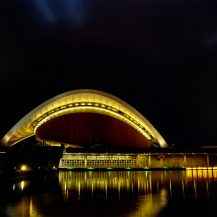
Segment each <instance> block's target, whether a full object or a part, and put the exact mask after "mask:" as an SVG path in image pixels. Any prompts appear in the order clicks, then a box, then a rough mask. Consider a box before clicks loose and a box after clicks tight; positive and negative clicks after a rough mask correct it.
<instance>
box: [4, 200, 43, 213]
mask: <svg viewBox="0 0 217 217" xmlns="http://www.w3.org/2000/svg"><path fill="white" fill-rule="evenodd" d="M6 216H8V217H43V215H41V214H40V212H39V210H38V209H37V208H36V206H34V203H33V199H32V197H31V198H25V197H24V198H22V199H21V201H19V203H17V204H14V205H12V206H10V207H8V208H7V212H6Z"/></svg>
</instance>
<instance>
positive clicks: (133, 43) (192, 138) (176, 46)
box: [0, 0, 217, 147]
mask: <svg viewBox="0 0 217 217" xmlns="http://www.w3.org/2000/svg"><path fill="white" fill-rule="evenodd" d="M0 81H1V85H0V94H1V95H0V97H1V106H0V120H1V121H0V137H3V135H4V134H5V133H6V132H7V131H8V130H9V129H10V128H11V127H12V126H13V125H14V124H15V123H16V122H17V121H19V120H20V119H21V118H22V117H23V116H24V115H25V114H26V113H28V112H29V111H31V110H32V109H34V108H35V107H36V106H38V105H39V104H41V103H42V102H44V101H46V100H47V99H49V98H51V97H53V96H55V95H58V94H60V93H63V92H65V91H69V90H74V89H81V88H85V89H86V88H90V89H97V90H102V91H106V92H109V93H111V94H113V95H115V96H117V97H119V98H121V99H122V100H124V101H126V102H127V103H129V104H130V105H132V106H133V107H134V108H136V109H137V110H138V111H139V112H140V113H142V114H143V115H144V116H145V117H146V118H147V119H148V120H149V121H150V122H151V123H152V124H153V125H154V126H155V127H156V128H157V130H158V131H159V132H160V133H161V134H162V136H163V137H164V138H165V140H166V141H167V142H168V143H169V144H175V145H176V146H177V147H181V146H185V147H189V146H203V145H217V1H211V0H203V1H202V0H201V1H199V0H89V1H88V0H78V1H77V0H59V1H56V0H50V1H49V0H32V1H30V0H26V1H24V0H13V1H12V0H1V1H0Z"/></svg>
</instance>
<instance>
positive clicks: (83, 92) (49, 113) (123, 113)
mask: <svg viewBox="0 0 217 217" xmlns="http://www.w3.org/2000/svg"><path fill="white" fill-rule="evenodd" d="M74 112H79V113H80V112H94V113H101V114H105V115H109V116H112V117H114V118H117V119H119V120H121V121H124V122H125V123H127V124H129V125H130V126H132V127H133V128H135V129H136V130H137V131H138V132H140V133H141V134H142V135H143V136H144V137H145V138H146V139H148V140H150V141H152V142H153V143H157V144H159V146H160V147H162V148H163V147H167V143H166V142H165V140H164V139H163V137H162V136H161V135H160V134H159V133H158V131H157V130H156V129H155V128H154V127H153V126H152V124H151V123H150V122H149V121H148V120H147V119H146V118H145V117H144V116H143V115H141V114H140V113H139V112H138V111H136V110H135V109H134V108H133V107H132V106H130V105H129V104H127V103H126V102H124V101H123V100H121V99H119V98H117V97H115V96H113V95H111V94H108V93H105V92H102V91H98V90H91V89H80V90H73V91H68V92H65V93H62V94H60V95H57V96H55V97H53V98H51V99H49V100H47V101H45V102H44V103H42V104H41V105H39V106H38V107H36V108H35V109H33V110H32V111H31V112H29V113H28V114H27V115H25V116H24V117H23V118H22V119H21V120H20V121H19V122H17V124H15V125H14V126H13V127H12V128H11V129H10V130H9V131H8V133H7V134H6V135H5V136H4V137H3V138H2V140H1V141H2V143H3V145H5V146H9V147H10V146H13V145H14V144H16V143H17V142H19V141H22V140H24V139H26V138H28V137H30V136H33V135H35V132H36V131H37V128H38V127H39V126H41V125H42V124H44V123H45V122H47V121H49V120H50V119H52V118H55V117H57V116H60V115H64V114H69V113H74Z"/></svg>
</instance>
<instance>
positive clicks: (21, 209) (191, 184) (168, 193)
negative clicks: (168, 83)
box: [6, 170, 217, 217]
mask: <svg viewBox="0 0 217 217" xmlns="http://www.w3.org/2000/svg"><path fill="white" fill-rule="evenodd" d="M57 178H58V181H59V185H60V189H61V191H60V197H61V198H62V199H64V200H65V202H66V204H68V202H70V203H72V205H73V201H74V202H75V200H77V202H78V203H79V204H80V202H81V205H82V204H84V202H82V201H84V200H83V199H85V197H86V196H88V198H89V196H90V199H91V198H92V200H93V201H94V199H95V198H96V199H97V197H98V199H99V198H100V200H101V199H102V200H104V203H105V204H106V201H107V200H108V201H113V200H123V201H124V199H126V197H127V198H128V199H127V201H128V202H130V204H132V206H133V208H132V209H130V210H129V212H127V214H125V216H129V217H133V216H134V217H139V216H146V217H156V216H158V215H159V213H160V212H161V211H162V209H163V208H164V207H166V206H167V205H168V200H169V199H170V200H171V199H172V200H174V199H175V198H176V197H177V198H180V197H181V198H183V199H186V198H188V197H189V198H191V199H192V196H193V197H194V199H198V198H200V197H205V198H208V197H209V196H210V192H212V191H213V188H214V187H215V186H214V184H215V183H214V182H213V181H216V180H217V170H186V171H83V172H78V171H59V173H58V177H57ZM56 181H57V180H56ZM29 185H31V182H29V181H27V180H20V181H19V182H16V183H14V184H13V185H12V186H11V190H12V192H13V193H14V194H19V195H21V198H20V200H19V201H18V202H17V203H13V204H12V205H10V206H8V207H7V213H6V214H7V215H6V216H8V217H15V216H16V217H18V216H19V217H27V216H28V217H45V216H46V215H44V213H43V209H41V207H42V206H43V207H44V209H46V207H47V205H49V206H51V207H52V205H53V204H52V203H53V200H52V198H53V196H55V197H57V195H56V193H55V192H53V193H52V194H50V193H49V195H50V197H51V199H50V198H49V195H46V194H45V193H44V192H43V197H42V198H44V200H40V201H38V197H35V196H34V195H33V196H31V195H30V196H23V197H22V195H24V193H25V191H26V190H28V189H29V188H28V187H29ZM214 189H215V188H214ZM58 197H59V196H58ZM71 199H73V201H72V200H71ZM96 201H97V200H96ZM77 202H76V204H77ZM114 203H115V201H114ZM39 204H40V205H39ZM57 204H58V203H57ZM127 208H129V207H126V209H127ZM57 209H58V207H57ZM60 209H61V207H60Z"/></svg>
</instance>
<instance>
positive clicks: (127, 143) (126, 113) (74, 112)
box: [1, 89, 211, 169]
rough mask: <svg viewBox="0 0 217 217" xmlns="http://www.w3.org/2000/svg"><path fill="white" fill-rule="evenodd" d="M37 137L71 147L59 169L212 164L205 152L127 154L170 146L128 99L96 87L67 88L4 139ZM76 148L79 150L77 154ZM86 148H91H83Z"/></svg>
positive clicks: (6, 141) (46, 142)
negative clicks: (95, 88) (93, 88)
mask: <svg viewBox="0 0 217 217" xmlns="http://www.w3.org/2000/svg"><path fill="white" fill-rule="evenodd" d="M32 136H35V139H36V140H37V141H39V142H40V143H41V144H44V145H52V146H58V145H59V146H60V145H64V147H70V148H71V150H72V151H71V152H70V153H69V152H63V155H62V158H61V159H60V162H59V168H68V169H73V168H163V167H174V168H179V167H180V168H185V167H188V166H198V165H199V166H204V167H209V166H210V160H211V159H210V156H209V155H207V154H206V153H203V154H199V155H200V156H199V155H197V156H196V157H195V155H192V154H183V153H176V154H170V153H164V154H159V153H156V154H155V153H147V152H146V153H141V152H139V153H137V152H131V153H129V152H125V151H124V150H125V149H132V150H138V149H140V150H142V149H143V148H144V149H146V150H148V149H149V148H151V147H153V146H154V147H159V148H167V147H168V145H167V143H166V141H165V140H164V138H163V137H162V136H161V135H160V133H159V132H158V131H157V130H156V129H155V127H154V126H153V125H152V124H151V123H150V122H149V121H148V120H147V119H146V118H145V117H144V116H143V115H142V114H140V113H139V112H138V111H137V110H136V109H134V108H133V107H132V106H130V105H129V104H128V103H126V102H124V101H123V100H121V99H119V98H117V97H115V96H113V95H111V94H109V93H105V92H102V91H98V90H91V89H79V90H73V91H68V92H65V93H63V94H60V95H57V96H55V97H53V98H51V99H49V100H47V101H45V102H44V103H42V104H41V105H39V106H38V107H36V108H35V109H33V110H32V111H31V112H29V113H28V114H27V115H26V116H24V117H23V118H22V119H21V120H20V121H19V122H18V123H17V124H15V125H14V127H12V128H11V130H9V131H8V133H7V134H6V135H5V136H4V137H3V138H2V140H1V142H2V144H3V145H5V146H7V147H11V146H14V145H16V144H17V143H19V142H21V141H22V140H24V139H27V138H29V137H32ZM97 147H107V148H108V150H112V152H101V153H99V152H95V150H96V148H97ZM73 148H75V149H76V150H78V149H79V150H80V151H79V152H77V151H76V152H73ZM86 148H88V150H89V151H88V152H83V150H86ZM75 149H74V150H75ZM104 150H107V149H104ZM115 150H117V151H115ZM119 150H122V151H121V152H120V151H119Z"/></svg>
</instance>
